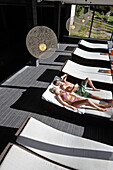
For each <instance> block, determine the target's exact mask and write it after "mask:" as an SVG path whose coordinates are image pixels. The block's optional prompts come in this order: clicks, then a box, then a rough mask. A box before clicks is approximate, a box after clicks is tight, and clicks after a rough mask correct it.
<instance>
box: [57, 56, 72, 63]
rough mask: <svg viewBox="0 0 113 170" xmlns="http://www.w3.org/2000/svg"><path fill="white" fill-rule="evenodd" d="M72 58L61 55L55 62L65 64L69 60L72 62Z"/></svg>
mask: <svg viewBox="0 0 113 170" xmlns="http://www.w3.org/2000/svg"><path fill="white" fill-rule="evenodd" d="M71 59H72V57H71V56H67V55H59V56H58V57H57V58H56V59H55V60H54V61H55V62H62V63H65V62H66V61H67V60H71Z"/></svg>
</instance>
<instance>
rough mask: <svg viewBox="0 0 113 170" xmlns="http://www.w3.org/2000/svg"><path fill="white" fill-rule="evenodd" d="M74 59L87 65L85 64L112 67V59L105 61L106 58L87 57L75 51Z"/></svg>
mask: <svg viewBox="0 0 113 170" xmlns="http://www.w3.org/2000/svg"><path fill="white" fill-rule="evenodd" d="M71 55H72V61H74V62H76V63H78V64H81V65H85V66H93V67H104V68H111V64H110V61H104V60H96V59H95V60H94V59H86V58H83V57H81V56H79V55H76V54H74V51H73V52H72V54H71Z"/></svg>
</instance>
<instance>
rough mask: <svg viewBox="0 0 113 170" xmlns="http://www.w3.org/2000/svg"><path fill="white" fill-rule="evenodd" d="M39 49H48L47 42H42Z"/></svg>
mask: <svg viewBox="0 0 113 170" xmlns="http://www.w3.org/2000/svg"><path fill="white" fill-rule="evenodd" d="M39 49H40V51H45V50H46V49H47V46H46V44H44V43H42V44H40V45H39Z"/></svg>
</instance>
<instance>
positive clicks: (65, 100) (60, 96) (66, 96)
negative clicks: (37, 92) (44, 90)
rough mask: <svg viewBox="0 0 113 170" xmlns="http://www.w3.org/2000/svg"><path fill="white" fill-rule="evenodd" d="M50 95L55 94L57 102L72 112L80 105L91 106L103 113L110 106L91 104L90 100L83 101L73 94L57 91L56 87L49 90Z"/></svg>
mask: <svg viewBox="0 0 113 170" xmlns="http://www.w3.org/2000/svg"><path fill="white" fill-rule="evenodd" d="M50 91H51V93H53V94H55V95H56V97H57V100H58V101H59V102H60V103H61V104H62V105H64V106H67V107H70V108H72V109H73V110H77V107H79V106H82V105H87V106H91V107H93V108H95V109H97V110H99V111H102V112H105V111H107V109H106V108H109V107H111V106H104V105H101V104H97V103H94V102H92V101H91V100H90V99H83V98H81V97H78V96H76V95H75V94H72V93H70V92H66V91H63V90H59V89H58V88H57V87H53V88H52V89H50Z"/></svg>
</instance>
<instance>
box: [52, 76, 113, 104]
mask: <svg viewBox="0 0 113 170" xmlns="http://www.w3.org/2000/svg"><path fill="white" fill-rule="evenodd" d="M67 76H68V75H67V74H64V75H63V76H62V77H61V81H60V80H56V81H54V82H53V84H54V85H56V86H60V88H61V89H62V90H64V91H67V92H70V93H71V92H75V93H77V94H79V95H80V96H83V97H89V98H93V99H97V100H103V101H107V102H113V99H104V98H101V97H99V96H96V95H94V94H91V93H89V92H87V91H86V87H87V83H88V84H89V85H90V86H91V87H92V89H93V90H94V91H100V89H96V88H95V87H94V85H93V83H92V81H91V80H90V78H88V77H87V78H86V79H85V80H84V81H82V83H81V84H80V86H79V85H78V84H75V85H74V84H73V83H70V82H68V81H66V79H67Z"/></svg>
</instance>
